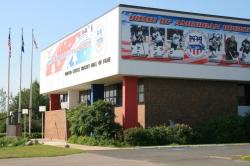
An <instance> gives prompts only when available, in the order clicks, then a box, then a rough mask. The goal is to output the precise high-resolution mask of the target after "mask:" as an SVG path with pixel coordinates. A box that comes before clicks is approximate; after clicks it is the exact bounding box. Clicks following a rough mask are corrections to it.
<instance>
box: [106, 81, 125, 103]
mask: <svg viewBox="0 0 250 166" xmlns="http://www.w3.org/2000/svg"><path fill="white" fill-rule="evenodd" d="M104 100H105V101H109V102H111V103H112V104H113V105H116V106H121V105H122V84H114V85H109V86H105V87H104Z"/></svg>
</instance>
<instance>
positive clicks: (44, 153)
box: [0, 145, 82, 159]
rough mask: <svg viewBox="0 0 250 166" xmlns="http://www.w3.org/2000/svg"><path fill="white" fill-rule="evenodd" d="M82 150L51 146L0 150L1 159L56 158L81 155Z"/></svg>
mask: <svg viewBox="0 0 250 166" xmlns="http://www.w3.org/2000/svg"><path fill="white" fill-rule="evenodd" d="M81 152H82V151H81V150H78V149H72V148H61V147H54V146H49V145H33V146H17V147H6V148H0V159H3V158H27V157H54V156H64V155H70V154H76V153H81Z"/></svg>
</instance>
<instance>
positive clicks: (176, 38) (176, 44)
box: [167, 29, 183, 59]
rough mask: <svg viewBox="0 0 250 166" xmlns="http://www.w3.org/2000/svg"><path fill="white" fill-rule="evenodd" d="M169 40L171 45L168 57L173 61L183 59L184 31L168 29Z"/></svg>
mask: <svg viewBox="0 0 250 166" xmlns="http://www.w3.org/2000/svg"><path fill="white" fill-rule="evenodd" d="M167 40H168V43H169V45H170V49H169V51H168V57H169V58H172V59H183V48H182V47H183V46H182V43H183V30H179V29H167Z"/></svg>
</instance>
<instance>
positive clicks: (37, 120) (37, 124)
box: [10, 81, 49, 132]
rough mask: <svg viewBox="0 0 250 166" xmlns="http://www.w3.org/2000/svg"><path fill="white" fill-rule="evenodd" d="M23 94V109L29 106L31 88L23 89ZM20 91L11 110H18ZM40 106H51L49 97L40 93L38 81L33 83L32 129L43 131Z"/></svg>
mask: <svg viewBox="0 0 250 166" xmlns="http://www.w3.org/2000/svg"><path fill="white" fill-rule="evenodd" d="M21 94H22V102H21V107H22V109H25V108H26V109H28V108H29V98H30V89H23V90H22V91H21ZM18 102H19V93H18V94H17V95H16V96H15V97H13V98H12V100H11V104H10V111H17V110H18ZM39 106H46V108H48V107H49V97H48V96H44V95H41V94H40V85H39V83H38V82H37V81H34V82H33V83H32V131H33V132H39V131H41V113H40V112H39ZM27 119H28V118H27ZM26 123H27V122H26Z"/></svg>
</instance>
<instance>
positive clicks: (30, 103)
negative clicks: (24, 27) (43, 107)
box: [29, 29, 34, 136]
mask: <svg viewBox="0 0 250 166" xmlns="http://www.w3.org/2000/svg"><path fill="white" fill-rule="evenodd" d="M33 33H34V29H32V49H31V58H30V101H29V136H30V134H31V120H32V68H33V47H34V34H33Z"/></svg>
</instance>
